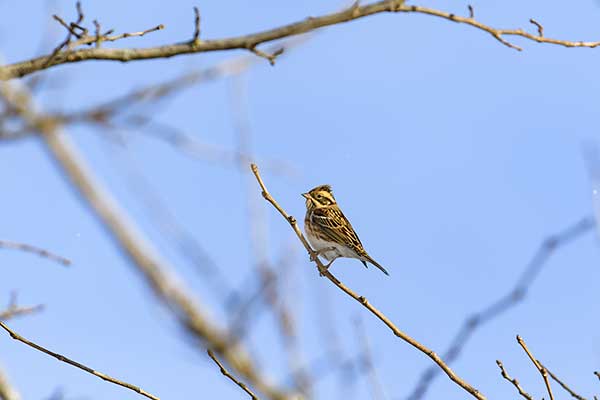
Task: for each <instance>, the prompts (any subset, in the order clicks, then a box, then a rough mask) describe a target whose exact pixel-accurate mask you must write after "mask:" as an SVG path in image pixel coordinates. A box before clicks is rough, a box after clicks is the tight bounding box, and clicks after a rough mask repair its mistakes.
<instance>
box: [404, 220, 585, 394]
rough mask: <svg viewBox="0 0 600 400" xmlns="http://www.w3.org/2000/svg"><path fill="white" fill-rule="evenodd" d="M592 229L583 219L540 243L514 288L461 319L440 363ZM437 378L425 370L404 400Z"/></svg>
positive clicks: (456, 355) (514, 303)
mask: <svg viewBox="0 0 600 400" xmlns="http://www.w3.org/2000/svg"><path fill="white" fill-rule="evenodd" d="M594 227H595V223H594V219H593V218H592V217H584V218H582V219H580V220H579V221H577V222H576V223H575V224H573V225H570V226H568V227H567V228H566V229H564V230H562V231H561V232H559V233H557V234H554V235H551V236H548V237H547V238H545V239H544V240H542V242H541V244H540V245H539V247H538V249H537V250H536V251H535V253H534V255H533V257H532V258H531V260H530V261H529V263H527V264H526V266H525V269H524V270H523V272H522V274H521V276H520V277H519V279H518V280H517V282H516V284H515V286H514V287H513V288H512V289H510V290H509V291H508V293H506V294H504V295H502V296H501V297H500V298H499V299H498V300H495V301H493V302H492V303H491V304H490V305H489V306H487V307H485V308H483V309H482V310H481V311H479V312H476V313H474V314H472V315H470V316H468V317H467V318H465V320H464V322H463V324H462V326H461V328H460V329H459V330H458V332H457V333H456V335H455V336H454V338H453V339H452V342H451V344H450V346H449V347H448V349H447V350H446V351H445V352H444V357H443V358H444V360H446V362H447V363H448V364H450V363H452V362H454V361H455V360H456V359H458V358H459V356H460V355H461V352H462V350H463V349H464V348H465V346H466V345H467V343H468V342H469V340H470V339H471V337H472V336H473V334H474V333H475V331H476V330H477V329H478V328H480V327H481V326H483V325H484V324H486V323H489V322H491V321H493V320H494V319H496V318H498V317H499V316H501V315H502V314H504V313H506V312H507V311H509V310H510V309H512V308H514V307H516V306H517V305H519V304H520V303H521V302H522V301H523V299H524V298H525V296H526V295H527V292H528V291H529V289H530V288H531V287H532V285H533V283H534V282H535V279H536V278H537V277H538V275H539V273H540V272H541V270H542V268H543V267H544V266H545V265H546V263H547V262H548V260H549V259H550V256H551V255H552V254H554V253H555V252H556V251H557V250H558V249H559V248H561V247H563V246H565V245H567V244H569V243H571V242H572V241H574V240H575V239H578V238H579V237H581V236H582V235H583V234H585V233H587V232H590V231H592V230H593V229H594ZM438 374H439V370H438V369H437V368H435V367H430V368H427V369H426V370H425V371H424V372H423V373H422V374H421V377H420V379H419V381H418V383H417V385H416V386H415V388H414V389H413V391H412V393H411V394H410V395H409V396H408V398H409V399H411V400H418V399H421V398H423V396H424V395H425V393H426V392H427V389H428V388H429V387H430V385H431V383H432V382H433V380H434V379H435V377H436V376H437V375H438Z"/></svg>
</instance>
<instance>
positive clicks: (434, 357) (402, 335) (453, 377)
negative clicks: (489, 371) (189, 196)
mask: <svg viewBox="0 0 600 400" xmlns="http://www.w3.org/2000/svg"><path fill="white" fill-rule="evenodd" d="M251 167H252V172H253V173H254V176H255V177H256V180H257V182H258V184H259V185H260V188H261V190H262V195H263V197H264V198H265V200H267V201H268V202H269V203H271V205H273V207H275V209H276V210H277V211H278V212H279V213H280V214H281V215H282V216H283V218H285V220H286V221H288V223H289V224H290V226H291V228H292V230H293V231H294V232H295V233H296V236H298V239H299V240H300V241H301V242H302V244H303V245H304V248H305V249H306V250H307V251H308V253H309V255H310V258H311V260H314V262H315V264H316V265H317V268H318V270H319V273H320V274H321V275H322V276H324V277H326V278H327V279H328V280H329V281H331V282H332V283H333V284H334V285H335V286H337V287H338V288H339V289H340V290H342V291H343V292H344V293H346V294H347V295H348V296H350V297H352V298H353V299H354V300H356V301H357V302H359V303H360V304H361V305H362V306H363V307H365V308H366V309H367V310H369V312H371V313H372V314H373V315H374V316H375V317H377V318H378V319H379V320H381V321H382V322H383V323H384V324H385V325H386V326H387V327H388V328H390V330H391V331H392V332H393V333H394V335H396V336H397V337H399V338H400V339H402V340H403V341H405V342H406V343H408V344H410V345H411V346H413V347H414V348H416V349H417V350H419V351H420V352H422V353H424V354H425V355H426V356H428V357H429V358H431V360H433V362H435V363H436V364H437V365H438V366H439V367H440V368H441V369H442V370H443V371H444V372H445V373H446V375H448V377H449V378H450V379H451V380H452V381H453V382H455V383H456V384H457V385H459V386H460V387H461V388H463V389H464V390H465V391H467V392H468V393H470V394H471V395H472V396H473V397H475V398H477V399H479V400H484V399H485V398H486V397H485V396H484V395H483V394H482V393H480V392H479V390H477V389H475V388H474V387H473V386H471V385H470V384H469V383H467V382H466V381H465V380H463V379H462V378H460V377H459V376H458V375H456V373H455V372H454V371H453V370H452V369H451V368H450V367H449V366H448V365H447V364H446V363H445V362H444V361H443V360H442V359H441V358H440V357H439V356H438V355H437V354H436V353H435V352H434V351H432V350H430V349H429V348H427V347H426V346H424V345H423V344H421V343H420V342H418V341H416V340H415V339H413V338H412V337H410V336H408V335H407V334H406V333H404V332H403V331H401V330H400V329H399V328H398V327H397V326H396V325H394V323H393V322H392V321H390V320H389V319H388V318H387V317H386V316H385V315H384V314H383V313H382V312H381V311H379V310H378V309H377V308H375V307H374V306H373V305H372V304H371V303H369V301H368V300H367V299H366V298H365V297H364V296H359V295H358V294H356V293H355V292H354V291H352V290H351V289H349V288H348V287H347V286H346V285H344V284H343V283H342V282H341V281H339V280H338V279H337V278H336V277H335V276H334V275H333V274H331V272H329V270H328V269H327V268H325V266H324V265H323V263H322V262H321V261H320V260H319V258H318V257H317V254H316V253H315V251H314V250H313V249H312V248H311V247H310V245H309V244H308V242H307V241H306V238H305V237H304V235H303V234H302V232H301V231H300V228H298V224H297V222H296V219H295V218H294V217H293V216H291V215H288V214H287V213H286V212H285V210H284V209H283V208H282V207H281V206H280V205H279V204H278V203H277V201H275V199H274V198H273V197H272V196H271V194H270V193H269V192H268V190H267V188H266V186H265V184H264V182H263V180H262V178H261V176H260V174H259V171H258V167H257V166H256V165H255V164H252V165H251Z"/></svg>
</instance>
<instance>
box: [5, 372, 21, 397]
mask: <svg viewBox="0 0 600 400" xmlns="http://www.w3.org/2000/svg"><path fill="white" fill-rule="evenodd" d="M20 399H21V395H20V394H19V392H17V389H15V388H14V387H13V385H12V384H11V383H10V382H9V380H8V377H7V376H6V374H5V373H4V371H3V370H2V369H0V400H20Z"/></svg>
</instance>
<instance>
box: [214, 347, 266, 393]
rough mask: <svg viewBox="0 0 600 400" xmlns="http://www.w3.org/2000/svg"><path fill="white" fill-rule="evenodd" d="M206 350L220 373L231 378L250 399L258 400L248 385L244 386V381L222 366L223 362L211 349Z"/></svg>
mask: <svg viewBox="0 0 600 400" xmlns="http://www.w3.org/2000/svg"><path fill="white" fill-rule="evenodd" d="M206 352H207V353H208V355H209V357H210V358H212V360H213V361H214V362H215V364H217V365H218V366H219V369H220V370H221V373H222V374H223V375H225V376H226V377H228V378H229V379H231V380H232V381H233V382H234V383H235V384H236V385H238V386H239V387H241V388H242V389H243V390H244V392H246V393H248V395H249V396H250V397H251V398H252V400H259V399H258V397H256V395H255V394H254V393H252V391H251V390H250V389H249V388H248V386H246V384H245V383H243V382H241V381H239V380H238V379H237V378H236V377H234V376H233V375H231V374H230V373H229V371H227V370H226V369H225V367H223V364H221V362H220V361H219V360H218V359H217V357H215V355H214V354H213V352H212V351H210V350H207V351H206Z"/></svg>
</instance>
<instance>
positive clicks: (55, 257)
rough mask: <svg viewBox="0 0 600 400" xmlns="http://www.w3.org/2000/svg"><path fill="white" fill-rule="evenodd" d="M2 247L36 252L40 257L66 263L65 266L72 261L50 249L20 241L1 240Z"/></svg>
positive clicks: (0, 245)
mask: <svg viewBox="0 0 600 400" xmlns="http://www.w3.org/2000/svg"><path fill="white" fill-rule="evenodd" d="M0 248H5V249H14V250H20V251H24V252H26V253H32V254H36V255H38V256H40V257H43V258H47V259H49V260H52V261H55V262H57V263H59V264H62V265H65V266H69V265H71V261H70V260H69V259H67V258H64V257H62V256H59V255H56V254H54V253H51V252H49V251H48V250H45V249H42V248H41V247H36V246H32V245H30V244H27V243H18V242H11V241H8V240H0Z"/></svg>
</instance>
